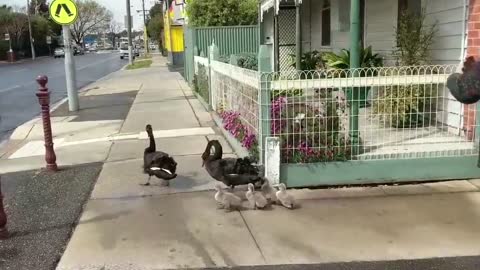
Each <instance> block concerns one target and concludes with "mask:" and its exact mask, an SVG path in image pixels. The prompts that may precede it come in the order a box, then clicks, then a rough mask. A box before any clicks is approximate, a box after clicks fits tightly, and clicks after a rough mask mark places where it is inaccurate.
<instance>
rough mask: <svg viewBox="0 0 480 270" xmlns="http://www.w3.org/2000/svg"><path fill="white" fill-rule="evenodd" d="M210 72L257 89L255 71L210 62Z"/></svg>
mask: <svg viewBox="0 0 480 270" xmlns="http://www.w3.org/2000/svg"><path fill="white" fill-rule="evenodd" d="M212 70H213V71H215V72H218V73H220V74H223V75H225V76H228V77H229V78H231V79H233V80H237V81H239V82H242V83H245V84H247V85H249V86H251V87H254V88H258V83H259V79H258V72H257V71H254V70H249V69H245V68H241V67H237V66H234V65H231V64H227V63H223V62H219V61H212Z"/></svg>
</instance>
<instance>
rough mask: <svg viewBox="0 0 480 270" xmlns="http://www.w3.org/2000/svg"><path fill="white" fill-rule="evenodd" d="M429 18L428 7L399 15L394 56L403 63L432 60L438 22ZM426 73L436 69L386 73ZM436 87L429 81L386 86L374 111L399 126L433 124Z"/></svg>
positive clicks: (379, 95) (410, 63) (386, 120)
mask: <svg viewBox="0 0 480 270" xmlns="http://www.w3.org/2000/svg"><path fill="white" fill-rule="evenodd" d="M425 18H426V16H425V10H422V13H421V14H420V15H418V14H411V13H406V12H404V13H402V14H401V16H400V18H399V27H398V28H397V29H396V31H395V37H396V41H397V48H396V49H395V51H394V56H395V57H396V58H397V61H398V63H399V64H401V65H402V66H414V65H424V64H428V52H429V50H430V47H431V46H432V44H433V38H434V36H435V33H436V24H433V25H430V26H428V25H427V24H426V23H425ZM422 74H427V75H428V74H432V73H431V72H430V73H428V72H426V71H425V70H423V71H422V70H421V69H420V70H415V69H409V68H404V69H402V68H399V71H398V72H396V73H395V74H384V75H422ZM436 88H437V87H436V86H426V85H406V86H394V85H392V86H388V87H385V88H383V89H381V90H380V92H379V93H378V98H376V99H374V103H373V113H374V114H375V115H376V116H377V117H378V118H380V119H381V120H382V121H383V122H385V123H386V124H389V125H390V126H392V127H395V128H412V127H419V126H426V125H429V124H430V121H433V120H434V119H435V115H434V113H433V112H434V111H435V108H436V104H435V101H436V100H437V98H436V97H437V95H438V93H437V91H435V90H434V89H436Z"/></svg>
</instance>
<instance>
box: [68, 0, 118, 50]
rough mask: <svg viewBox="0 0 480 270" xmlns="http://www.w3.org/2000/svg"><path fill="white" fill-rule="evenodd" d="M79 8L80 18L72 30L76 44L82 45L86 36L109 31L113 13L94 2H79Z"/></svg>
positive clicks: (85, 0) (87, 0)
mask: <svg viewBox="0 0 480 270" xmlns="http://www.w3.org/2000/svg"><path fill="white" fill-rule="evenodd" d="M77 6H78V18H77V21H76V22H75V23H74V24H73V27H72V28H71V33H72V37H73V40H74V41H75V43H77V44H79V45H80V44H82V42H83V38H84V37H85V35H86V34H89V33H98V32H102V31H104V30H106V29H108V26H109V24H110V22H111V20H112V13H111V12H110V11H109V10H107V9H106V8H105V7H104V6H102V5H100V4H99V3H97V2H96V1H94V0H79V1H77Z"/></svg>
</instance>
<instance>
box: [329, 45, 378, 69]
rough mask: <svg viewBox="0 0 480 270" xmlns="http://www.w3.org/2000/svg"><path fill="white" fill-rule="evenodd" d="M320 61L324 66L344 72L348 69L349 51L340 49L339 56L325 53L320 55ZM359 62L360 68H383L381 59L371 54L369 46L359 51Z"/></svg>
mask: <svg viewBox="0 0 480 270" xmlns="http://www.w3.org/2000/svg"><path fill="white" fill-rule="evenodd" d="M322 59H323V61H325V65H326V66H327V67H328V68H331V69H339V70H346V69H349V68H350V51H349V50H347V49H342V50H341V51H340V53H339V54H336V53H334V52H325V53H323V55H322ZM360 61H361V62H360V67H361V68H369V67H382V66H383V59H382V57H381V56H380V55H378V54H373V52H372V47H371V46H368V47H367V48H365V49H364V50H362V51H361V55H360ZM345 74H346V73H345Z"/></svg>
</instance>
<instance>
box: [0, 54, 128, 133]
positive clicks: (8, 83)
mask: <svg viewBox="0 0 480 270" xmlns="http://www.w3.org/2000/svg"><path fill="white" fill-rule="evenodd" d="M126 63H127V61H125V60H121V59H120V57H119V55H118V53H116V52H113V53H92V54H85V55H80V56H75V65H76V70H77V87H78V89H80V88H82V87H84V86H86V85H88V84H90V83H92V82H95V81H96V80H98V79H100V78H102V77H104V76H106V75H108V74H110V73H112V72H114V71H117V70H119V69H120V68H122V67H123V66H124V64H126ZM38 75H47V76H48V79H49V81H48V87H49V89H50V91H51V104H54V103H55V102H58V101H59V100H61V99H63V98H64V97H66V96H67V92H66V86H65V69H64V58H58V59H54V58H53V57H47V58H39V59H37V60H35V61H31V60H26V61H25V62H22V63H17V64H0V118H1V121H0V142H1V141H2V140H4V139H6V137H7V136H8V134H10V133H11V132H12V131H13V130H14V129H15V128H16V127H18V126H19V125H21V124H23V123H24V122H26V121H29V120H31V119H32V118H34V117H35V116H36V115H38V114H39V113H40V106H39V104H38V100H37V98H36V96H35V92H36V90H37V83H36V81H35V78H36V77H37V76H38Z"/></svg>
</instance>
